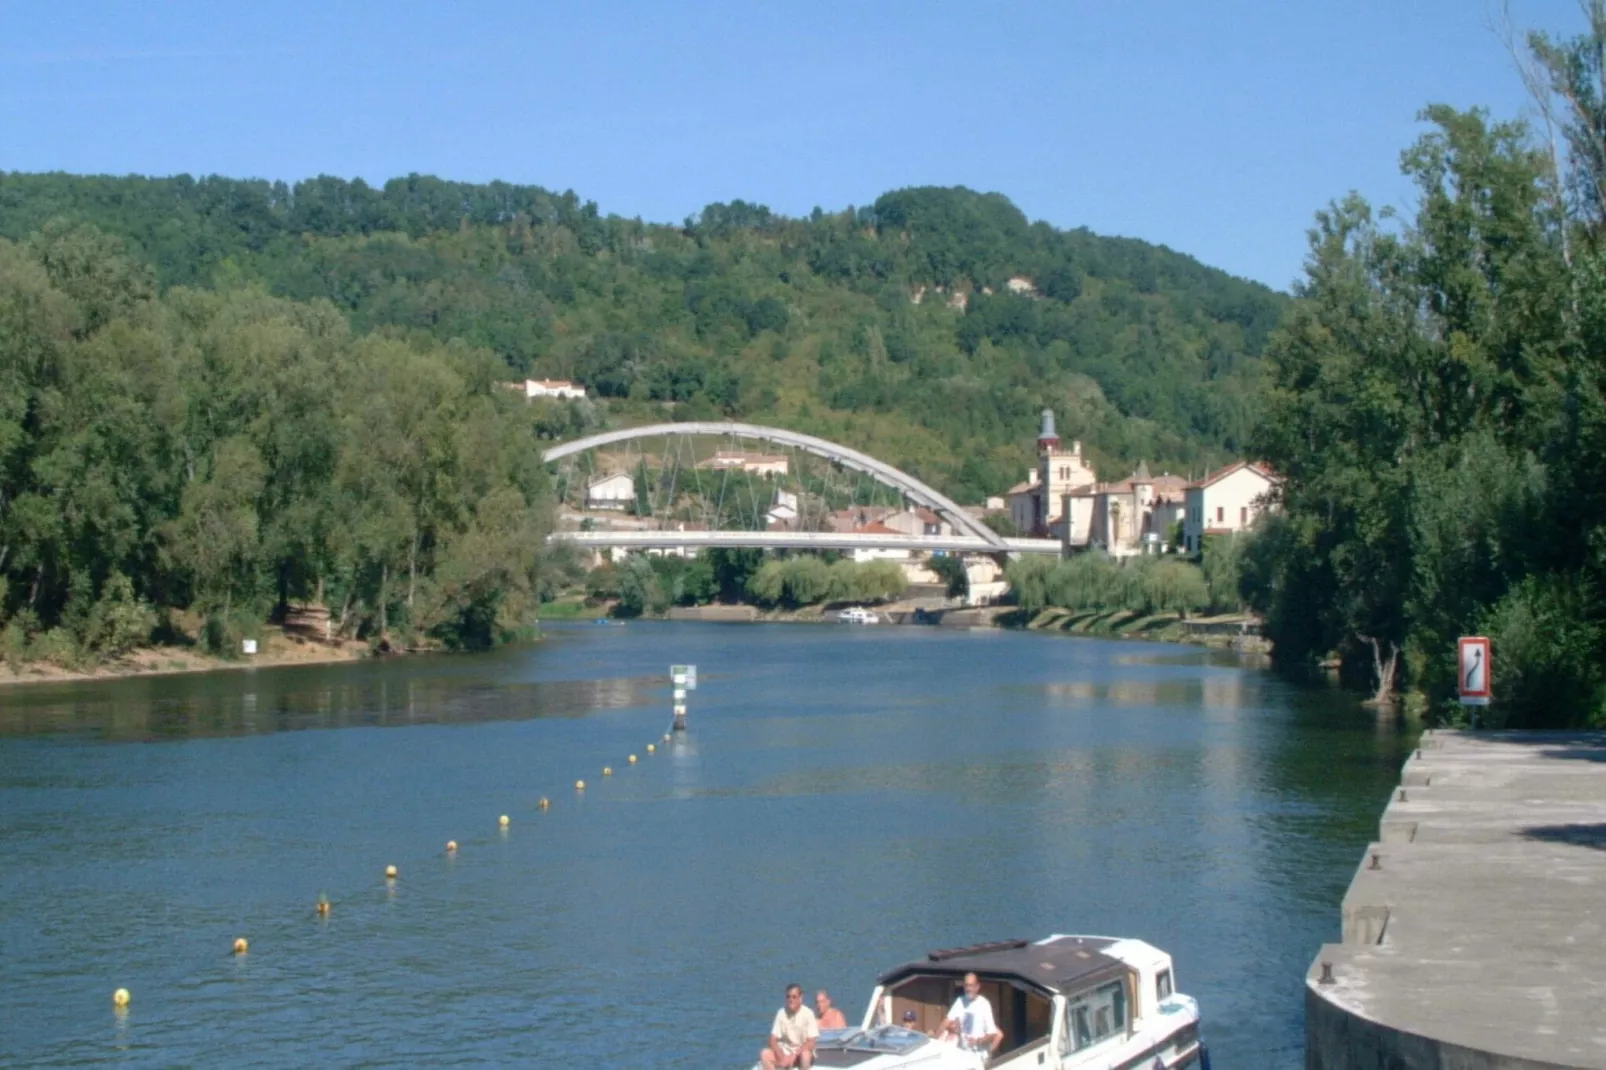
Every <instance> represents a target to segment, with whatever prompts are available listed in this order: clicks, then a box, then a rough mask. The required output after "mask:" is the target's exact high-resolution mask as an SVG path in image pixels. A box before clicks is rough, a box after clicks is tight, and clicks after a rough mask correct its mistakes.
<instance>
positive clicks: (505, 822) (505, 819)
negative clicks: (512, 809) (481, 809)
mask: <svg viewBox="0 0 1606 1070" xmlns="http://www.w3.org/2000/svg"><path fill="white" fill-rule="evenodd" d="M496 823H497V824H498V825H501V826H502V827H503V828H507V827H508V826H509V825H511V824H512V823H513V822H512V821H510V820H508V816H507V815H506V814H503V815H502V816H501V817H499V818H497V819H496Z"/></svg>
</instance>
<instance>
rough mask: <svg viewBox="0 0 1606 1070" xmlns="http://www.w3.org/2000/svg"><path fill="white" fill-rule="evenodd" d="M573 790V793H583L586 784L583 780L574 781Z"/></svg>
mask: <svg viewBox="0 0 1606 1070" xmlns="http://www.w3.org/2000/svg"><path fill="white" fill-rule="evenodd" d="M574 790H575V791H584V790H586V782H585V781H583V780H576V781H575V782H574Z"/></svg>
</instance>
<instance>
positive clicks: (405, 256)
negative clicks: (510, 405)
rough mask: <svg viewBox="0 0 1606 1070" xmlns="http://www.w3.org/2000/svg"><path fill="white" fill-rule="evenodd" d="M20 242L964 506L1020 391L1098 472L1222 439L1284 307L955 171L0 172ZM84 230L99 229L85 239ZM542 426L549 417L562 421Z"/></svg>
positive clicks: (1029, 419)
mask: <svg viewBox="0 0 1606 1070" xmlns="http://www.w3.org/2000/svg"><path fill="white" fill-rule="evenodd" d="M86 224H87V225H90V226H93V227H96V228H99V231H100V232H101V237H98V238H92V237H90V235H93V234H94V233H95V232H94V231H90V230H86V229H85V225H86ZM35 234H41V235H43V236H42V237H41V238H39V239H35V240H37V241H38V242H39V243H41V244H45V245H49V246H50V247H51V250H52V251H51V253H50V260H49V262H50V263H51V264H52V265H54V266H53V268H52V270H54V271H56V272H57V275H58V276H59V277H60V278H61V279H62V280H63V282H64V284H65V283H66V282H67V281H71V283H72V286H73V287H75V289H73V290H72V292H73V293H75V294H77V295H80V296H81V298H82V300H83V301H84V306H83V308H84V309H85V311H86V314H87V315H88V317H89V329H90V330H93V329H94V325H95V323H96V322H98V319H99V318H104V316H106V315H108V314H110V313H111V312H114V311H115V309H116V307H118V306H116V304H115V301H117V300H122V301H129V300H132V301H136V302H137V301H139V300H143V299H144V297H143V296H142V294H148V293H150V292H151V291H152V290H153V288H154V287H171V286H173V285H175V284H183V285H188V286H210V287H213V288H215V289H218V290H220V291H225V292H233V291H236V290H241V289H249V288H250V287H253V286H259V287H262V288H263V289H265V290H266V291H267V292H269V293H272V294H274V295H276V296H283V297H289V298H294V299H296V300H298V301H307V302H311V301H314V300H316V299H323V300H325V301H327V302H328V305H326V306H325V305H318V306H312V305H308V306H305V307H308V308H311V307H318V308H320V309H328V308H332V309H334V310H338V312H339V313H340V314H341V315H342V316H343V317H344V319H345V321H346V322H347V323H349V326H350V329H351V330H354V331H356V332H358V333H367V332H371V331H374V330H378V329H385V328H390V329H399V330H403V331H417V332H424V333H427V334H429V335H431V336H433V337H435V338H436V339H438V340H441V341H450V340H452V339H461V340H463V341H464V342H466V343H469V344H470V345H474V346H479V347H483V348H486V349H489V350H491V351H493V352H495V353H496V354H497V355H498V356H499V357H500V358H501V359H502V361H503V363H504V365H505V367H506V368H507V369H508V370H509V371H510V372H512V373H515V374H535V375H551V376H567V377H575V378H578V379H580V380H581V381H582V382H584V383H585V384H586V385H587V386H588V387H589V388H590V389H591V390H592V391H593V392H594V393H595V394H596V395H599V396H601V397H603V398H606V399H609V403H610V405H612V406H613V413H612V415H613V417H614V418H616V419H624V420H646V419H657V418H662V416H663V413H664V411H665V409H666V408H667V409H668V410H669V411H670V412H671V414H672V415H674V416H677V417H682V418H691V417H705V418H712V417H715V416H719V415H729V416H739V417H743V418H748V419H754V420H758V421H760V422H774V423H781V424H784V425H787V426H794V427H797V428H799V429H802V430H809V431H817V432H821V433H829V434H833V435H836V436H839V437H842V438H845V439H847V440H848V441H849V442H850V444H852V445H856V446H860V447H865V448H868V449H870V450H871V451H872V452H874V453H876V454H877V455H878V456H881V457H883V458H884V459H886V460H889V461H891V462H893V463H896V464H900V465H903V466H906V467H911V468H913V467H918V468H920V469H921V474H922V475H923V477H925V478H927V479H928V480H930V481H932V482H934V483H936V484H938V485H939V486H941V487H942V488H943V489H945V490H948V491H951V492H954V493H956V494H959V495H961V496H963V497H966V498H969V499H973V500H977V499H980V498H981V497H983V496H984V495H986V494H990V493H997V492H998V491H1000V490H1002V489H1003V488H1004V487H1007V486H1009V485H1010V484H1012V483H1013V482H1015V481H1017V480H1018V478H1019V476H1018V472H1019V470H1020V469H1021V468H1023V467H1025V465H1026V464H1027V463H1029V461H1030V459H1031V436H1032V432H1033V429H1034V428H1035V426H1036V415H1037V412H1038V411H1039V410H1040V409H1042V408H1043V407H1044V406H1045V405H1049V406H1053V407H1054V408H1056V409H1057V410H1058V411H1059V412H1060V414H1061V417H1062V427H1063V428H1064V430H1065V431H1066V432H1067V433H1069V434H1074V435H1076V436H1077V437H1080V438H1082V439H1083V440H1084V441H1085V442H1086V443H1087V445H1088V447H1089V449H1090V450H1091V451H1092V452H1093V453H1094V455H1095V456H1096V457H1098V458H1099V459H1101V460H1103V461H1106V462H1107V463H1109V464H1111V465H1114V466H1117V467H1120V466H1123V465H1126V464H1129V463H1135V462H1136V460H1137V459H1138V458H1139V457H1147V458H1148V459H1149V460H1150V461H1151V462H1154V461H1157V460H1158V461H1160V462H1162V463H1165V464H1168V465H1169V466H1171V467H1172V468H1173V469H1174V470H1186V469H1188V468H1190V467H1193V468H1196V469H1197V468H1203V467H1205V466H1206V465H1209V464H1212V463H1215V462H1217V461H1219V460H1221V459H1223V458H1225V457H1228V456H1231V455H1233V454H1235V453H1237V452H1239V451H1240V450H1241V449H1242V448H1243V445H1244V443H1245V441H1246V438H1247V434H1248V429H1249V427H1250V426H1251V425H1252V423H1253V420H1254V417H1255V405H1256V386H1257V383H1258V378H1259V367H1260V358H1259V355H1260V352H1261V350H1262V348H1263V346H1264V344H1265V339H1266V337H1267V335H1268V334H1269V332H1270V330H1271V329H1272V327H1274V326H1275V325H1276V323H1277V322H1278V319H1279V317H1280V315H1281V312H1282V309H1283V307H1284V305H1285V304H1286V301H1285V299H1284V298H1282V297H1281V296H1280V295H1277V294H1274V293H1272V292H1271V291H1269V290H1266V289H1265V288H1264V287H1260V286H1256V285H1254V284H1251V283H1247V282H1243V281H1242V280H1237V279H1232V278H1230V277H1228V276H1226V275H1224V274H1222V273H1221V272H1219V271H1214V270H1212V269H1209V268H1206V267H1204V266H1202V265H1200V264H1198V263H1196V262H1195V261H1192V260H1190V259H1188V258H1186V257H1182V256H1179V255H1177V254H1175V253H1171V252H1169V251H1166V250H1163V249H1157V248H1155V247H1152V246H1148V245H1145V244H1143V243H1141V242H1134V241H1129V240H1124V239H1107V238H1100V237H1097V236H1095V235H1092V234H1089V233H1087V232H1086V231H1070V232H1062V231H1056V230H1054V229H1053V228H1051V227H1047V226H1045V225H1043V224H1029V223H1028V222H1027V221H1026V219H1025V217H1024V216H1023V215H1022V214H1021V212H1020V211H1019V210H1018V209H1017V208H1015V207H1014V206H1013V205H1012V204H1010V203H1009V201H1008V200H1007V199H1005V198H1004V197H1002V196H999V195H997V194H978V193H975V192H972V191H970V190H965V189H933V188H919V189H907V190H898V191H894V192H892V193H889V194H887V195H886V196H884V197H882V198H880V199H879V200H878V201H877V202H876V204H875V205H874V206H872V207H870V208H866V209H863V210H860V211H848V212H841V213H835V214H830V213H825V212H820V213H816V214H814V215H813V216H811V217H810V218H808V219H788V218H785V217H782V216H779V215H776V214H775V213H773V212H771V211H769V210H768V209H766V208H764V207H763V206H761V205H753V204H747V203H743V202H732V203H731V204H728V205H710V206H709V207H708V208H706V209H704V211H703V212H702V213H700V214H699V216H698V217H696V218H695V219H693V220H690V221H688V223H687V224H686V225H685V226H684V227H679V228H676V227H666V226H650V225H644V224H642V223H641V222H640V221H638V220H626V219H619V218H615V217H603V216H601V215H600V214H599V213H598V212H597V211H596V209H595V206H592V205H587V204H584V203H582V202H580V201H578V200H577V199H576V198H574V197H573V196H572V195H567V194H565V195H557V194H553V193H550V192H547V191H545V190H540V189H537V188H534V187H515V186H508V185H505V184H500V183H491V184H489V185H484V186H471V185H463V184H457V183H447V182H441V181H439V180H436V179H431V178H427V177H423V176H409V177H408V178H405V179H398V180H395V181H392V182H389V183H386V184H385V185H384V187H383V188H374V187H370V186H368V185H366V184H364V183H361V182H355V181H354V182H346V181H343V180H340V179H336V178H331V177H328V176H323V177H319V178H316V179H312V180H309V181H306V182H302V183H297V184H295V185H291V186H284V185H273V184H269V183H262V182H236V181H233V180H229V179H222V178H207V179H201V180H193V179H190V178H188V177H184V176H180V177H177V178H169V179H143V178H129V179H113V178H79V177H74V176H66V175H20V174H3V173H0V235H6V236H10V237H13V238H15V239H25V238H30V236H32V235H35ZM107 235H110V236H113V237H114V238H115V239H117V240H119V241H120V244H117V245H107V246H106V249H105V250H104V251H103V252H95V251H94V245H93V243H94V242H97V241H98V242H102V243H105V242H107V241H109V240H111V239H108V238H107V237H106V236H107ZM114 249H116V250H120V251H118V252H115V254H114V252H113V250H114ZM88 263H95V264H98V265H100V267H98V268H97V269H96V272H91V273H87V274H86V273H84V271H83V270H82V268H83V265H85V264H88ZM75 265H76V266H75ZM1011 280H1014V283H1013V289H1012V288H1011V286H1012V284H1011ZM1017 290H1018V291H1019V292H1016V291H1017ZM989 291H990V292H989ZM96 292H101V293H103V294H110V295H113V297H115V300H112V303H110V304H108V303H107V300H103V299H101V298H97V297H95V294H96ZM116 295H123V296H116ZM503 374H504V375H506V374H508V372H504V373H503ZM867 413H875V414H876V419H875V420H874V421H867V420H864V419H860V418H856V417H860V416H862V415H863V414H867ZM593 416H594V414H593ZM546 419H547V420H548V426H549V427H550V429H551V433H552V434H553V435H554V436H558V435H567V434H572V433H578V431H579V430H580V428H579V427H572V426H564V425H565V423H566V418H565V419H559V418H558V417H556V416H548V417H546ZM581 423H582V426H589V424H586V423H585V419H584V418H581ZM257 444H258V447H259V448H261V449H264V450H266V444H265V443H263V442H262V441H260V440H259V441H258V443H257ZM269 493H270V494H271V493H272V490H270V491H269ZM281 534H282V533H281ZM264 537H265V538H266V539H267V540H268V541H269V542H274V541H275V540H276V539H277V538H278V535H277V534H274V533H265V535H264Z"/></svg>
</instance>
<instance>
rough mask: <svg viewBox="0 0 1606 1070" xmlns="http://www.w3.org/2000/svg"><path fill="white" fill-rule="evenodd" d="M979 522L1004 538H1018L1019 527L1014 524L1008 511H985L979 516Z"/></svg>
mask: <svg viewBox="0 0 1606 1070" xmlns="http://www.w3.org/2000/svg"><path fill="white" fill-rule="evenodd" d="M981 522H982V523H983V524H986V525H987V526H988V527H990V528H992V529H993V530H994V531H996V532H997V533H998V534H1000V535H1002V536H1003V537H1004V538H1006V539H1018V538H1020V534H1021V532H1020V528H1017V527H1016V526H1015V518H1014V517H1012V516H1010V515H1009V514H1008V513H987V514H986V515H984V516H983V517H982V518H981Z"/></svg>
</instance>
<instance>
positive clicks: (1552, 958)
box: [1305, 732, 1606, 1070]
mask: <svg viewBox="0 0 1606 1070" xmlns="http://www.w3.org/2000/svg"><path fill="white" fill-rule="evenodd" d="M1305 986H1306V987H1305V1038H1306V1045H1305V1066H1306V1068H1307V1070H1340V1068H1366V1070H1374V1068H1375V1070H1417V1068H1423V1070H1427V1068H1433V1070H1549V1068H1556V1067H1588V1068H1595V1070H1606V732H1596V733H1520V734H1519V733H1499V732H1494V733H1490V732H1485V733H1465V732H1433V733H1429V734H1427V735H1424V736H1423V738H1422V743H1421V749H1420V750H1418V751H1416V752H1415V753H1414V754H1413V755H1412V757H1411V758H1410V760H1408V761H1407V762H1406V763H1405V769H1404V771H1403V774H1402V776H1401V778H1400V786H1399V789H1398V790H1397V791H1396V792H1395V793H1394V797H1393V798H1392V799H1391V800H1390V802H1389V804H1388V808H1387V809H1386V810H1385V811H1384V813H1383V818H1382V821H1381V822H1380V829H1379V837H1378V842H1377V843H1374V844H1372V845H1371V846H1370V848H1368V850H1367V852H1366V855H1365V856H1364V857H1363V858H1362V860H1361V863H1360V866H1359V867H1358V868H1357V870H1356V873H1355V878H1354V880H1353V881H1352V882H1351V883H1350V887H1349V892H1348V894H1347V895H1345V897H1344V903H1343V937H1342V943H1339V944H1329V945H1327V946H1325V947H1323V948H1322V951H1321V954H1319V955H1318V956H1317V957H1316V961H1315V962H1313V963H1312V964H1311V968H1310V972H1309V973H1308V974H1307V976H1306V978H1305Z"/></svg>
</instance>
